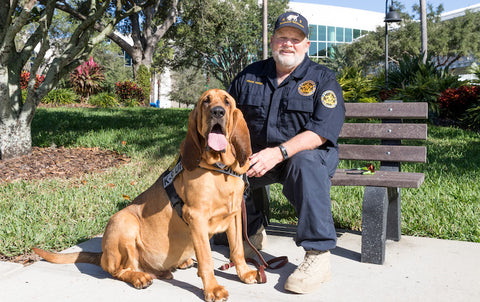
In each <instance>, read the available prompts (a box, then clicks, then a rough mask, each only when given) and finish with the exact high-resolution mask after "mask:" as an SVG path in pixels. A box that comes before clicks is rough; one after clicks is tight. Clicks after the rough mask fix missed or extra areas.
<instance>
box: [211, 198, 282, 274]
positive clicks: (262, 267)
mask: <svg viewBox="0 0 480 302" xmlns="http://www.w3.org/2000/svg"><path fill="white" fill-rule="evenodd" d="M242 225H243V226H242V233H243V238H244V239H245V241H246V242H247V244H248V245H249V246H250V248H251V249H252V250H253V251H254V252H255V254H257V256H258V259H260V262H261V263H262V264H260V263H258V261H256V260H255V259H252V258H246V259H245V261H246V262H248V263H250V264H252V265H254V266H255V267H256V268H257V270H258V278H257V282H258V283H265V282H267V276H266V275H265V269H267V268H269V269H279V268H281V267H283V266H284V265H285V264H287V263H288V257H287V256H280V257H276V258H273V259H270V260H268V261H265V259H264V258H263V256H262V254H261V253H260V252H259V251H258V250H257V248H256V247H254V246H253V244H252V243H251V242H250V239H249V238H248V234H247V210H246V207H245V198H243V201H242ZM277 262H278V263H277ZM275 263H277V265H273V264H275ZM234 266H235V264H234V263H233V262H230V263H227V264H224V265H222V266H221V267H220V270H222V271H223V270H227V269H229V268H231V267H234Z"/></svg>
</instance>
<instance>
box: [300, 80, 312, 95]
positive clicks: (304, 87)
mask: <svg viewBox="0 0 480 302" xmlns="http://www.w3.org/2000/svg"><path fill="white" fill-rule="evenodd" d="M315 88H316V85H315V82H314V81H310V80H309V81H305V82H303V83H301V84H300V86H298V93H300V95H303V96H310V95H312V94H313V93H314V92H315Z"/></svg>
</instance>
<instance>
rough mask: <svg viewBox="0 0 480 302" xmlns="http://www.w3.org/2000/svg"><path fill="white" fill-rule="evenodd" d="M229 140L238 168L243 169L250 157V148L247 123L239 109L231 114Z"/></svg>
mask: <svg viewBox="0 0 480 302" xmlns="http://www.w3.org/2000/svg"><path fill="white" fill-rule="evenodd" d="M231 138H232V139H231V140H232V145H233V147H234V149H235V157H236V159H237V161H238V163H239V164H240V167H243V165H245V163H246V162H247V160H248V158H249V157H250V155H252V146H251V145H250V132H249V131H248V127H247V123H246V122H245V119H244V118H243V114H242V112H241V111H240V109H235V111H234V112H233V128H232V134H231Z"/></svg>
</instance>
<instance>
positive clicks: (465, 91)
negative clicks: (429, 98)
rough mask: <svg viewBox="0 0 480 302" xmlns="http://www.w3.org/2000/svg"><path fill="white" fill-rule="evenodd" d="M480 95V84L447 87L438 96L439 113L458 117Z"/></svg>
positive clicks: (448, 116)
mask: <svg viewBox="0 0 480 302" xmlns="http://www.w3.org/2000/svg"><path fill="white" fill-rule="evenodd" d="M479 97H480V86H460V87H459V88H448V89H447V90H445V91H443V92H442V94H441V95H440V96H439V98H438V102H439V105H440V111H441V114H442V115H443V116H444V117H447V118H453V119H459V118H460V117H461V116H462V115H463V114H464V113H465V112H466V111H467V110H468V109H469V108H470V107H471V106H472V105H474V104H475V103H476V102H477V100H478V98H479Z"/></svg>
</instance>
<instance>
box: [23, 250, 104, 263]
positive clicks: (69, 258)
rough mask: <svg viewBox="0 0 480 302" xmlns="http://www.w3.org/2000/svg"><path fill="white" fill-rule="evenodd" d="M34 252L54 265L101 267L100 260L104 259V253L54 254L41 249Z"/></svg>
mask: <svg viewBox="0 0 480 302" xmlns="http://www.w3.org/2000/svg"><path fill="white" fill-rule="evenodd" d="M32 249H33V251H34V252H35V253H36V254H37V255H39V256H40V257H42V258H43V259H45V260H47V261H48V262H52V263H59V264H64V263H91V264H95V265H100V259H101V258H102V254H103V253H101V252H100V253H92V252H77V253H65V254H63V253H53V252H48V251H45V250H42V249H39V248H36V247H34V248H32Z"/></svg>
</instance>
